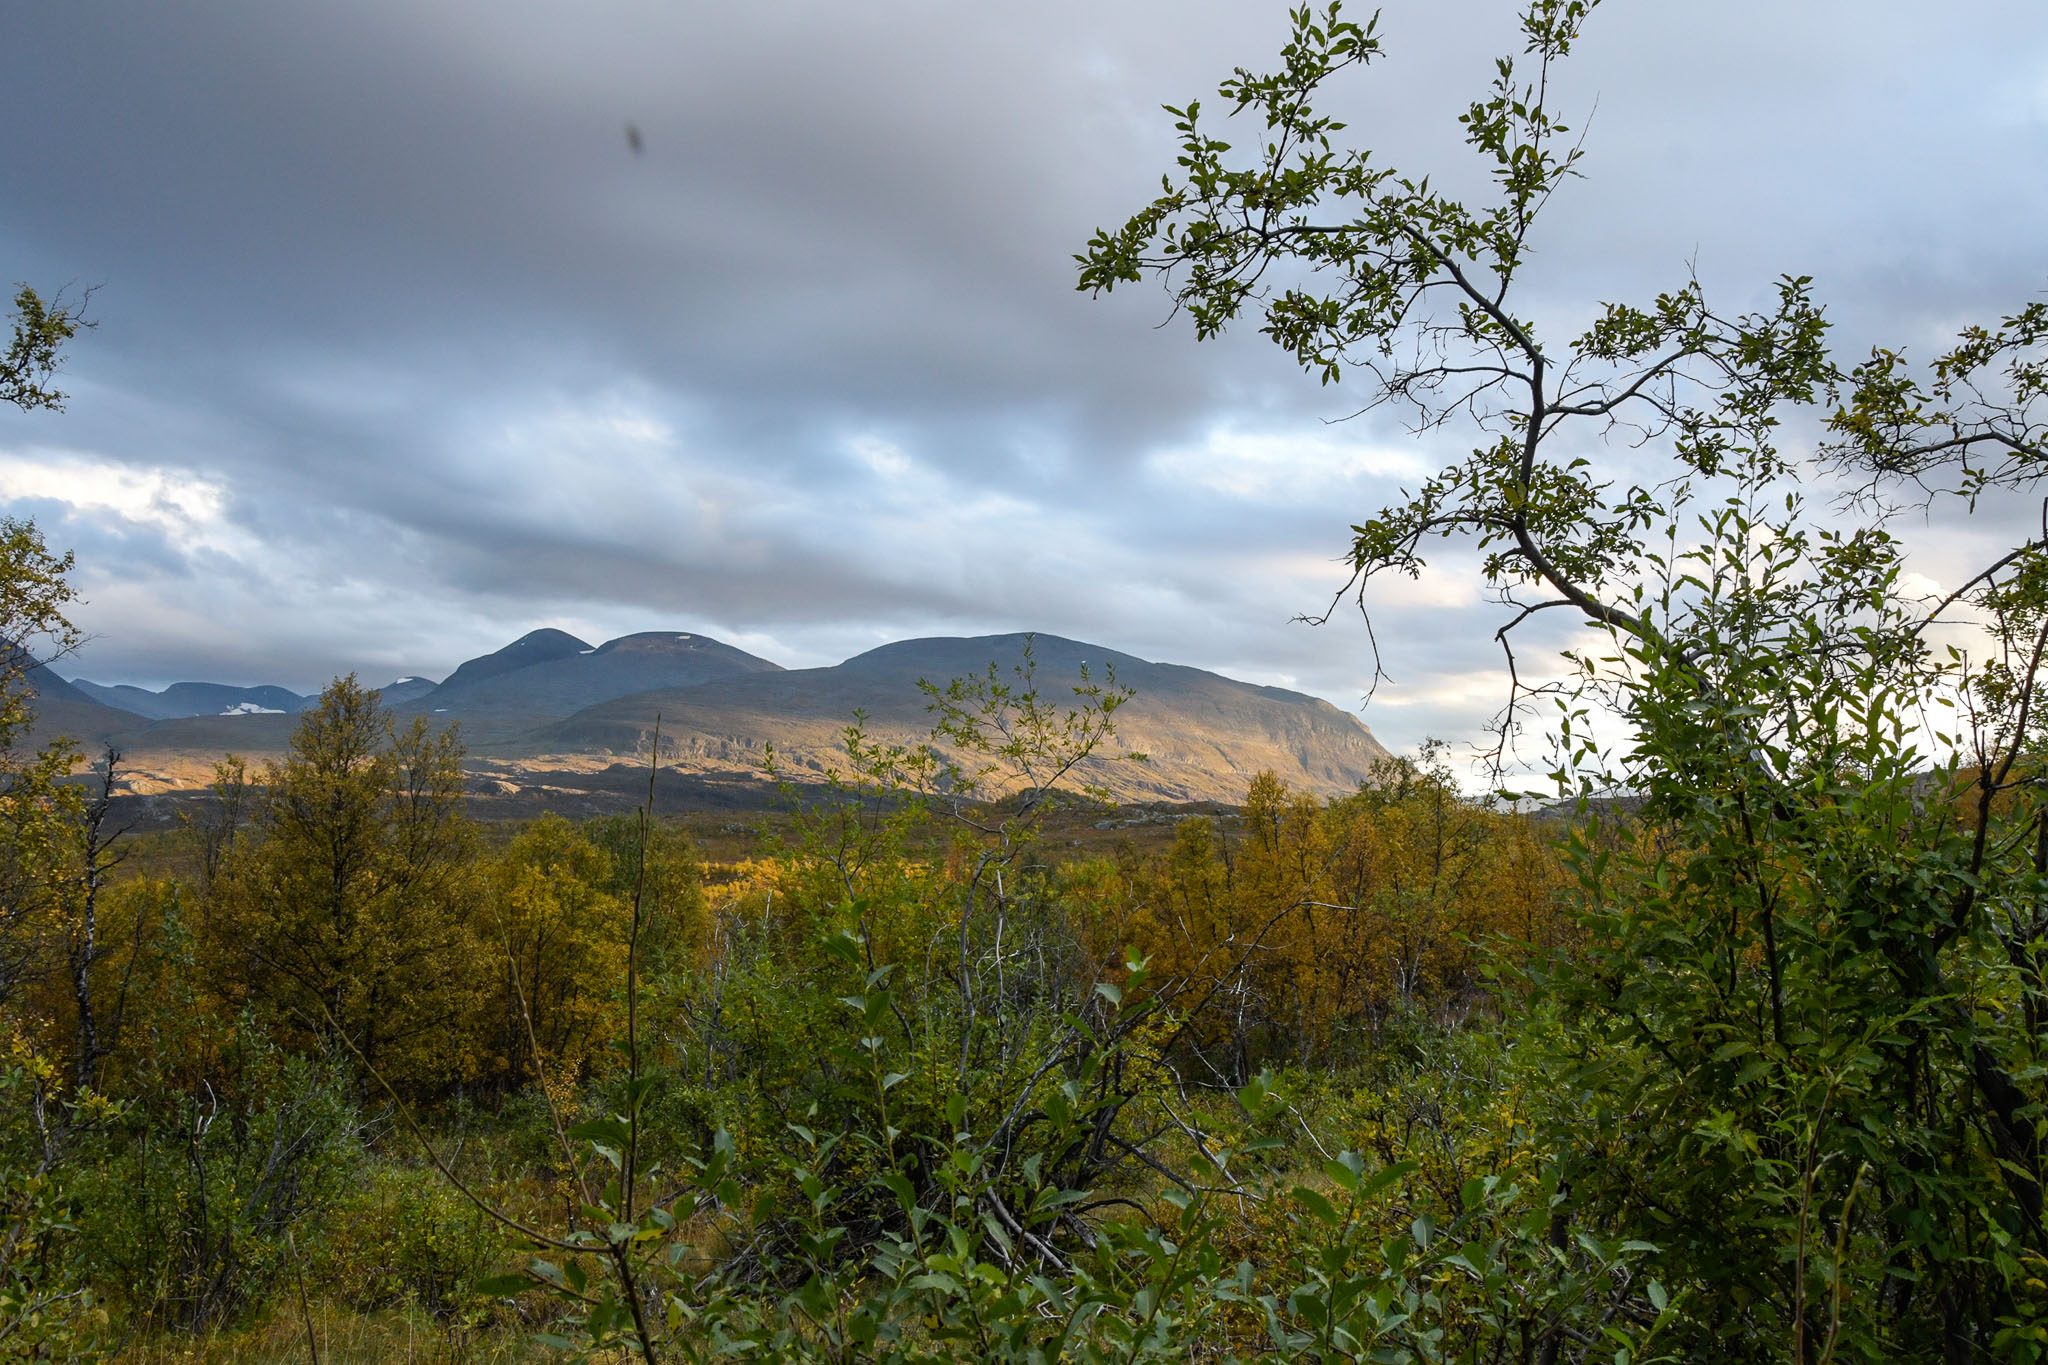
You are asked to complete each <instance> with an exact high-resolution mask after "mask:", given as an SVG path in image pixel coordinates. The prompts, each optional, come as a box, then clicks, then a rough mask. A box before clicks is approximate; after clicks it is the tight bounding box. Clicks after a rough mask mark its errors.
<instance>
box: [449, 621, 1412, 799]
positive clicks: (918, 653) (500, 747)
mask: <svg viewBox="0 0 2048 1365" xmlns="http://www.w3.org/2000/svg"><path fill="white" fill-rule="evenodd" d="M1026 638H1027V637H1025V636H1023V635H994V636H981V637H977V638H958V637H945V638H935V639H924V640H905V641H901V642H899V643H897V644H892V645H884V646H882V647H881V648H879V649H874V650H870V651H868V652H867V653H865V654H861V655H857V656H856V657H854V658H852V659H848V660H847V661H846V662H845V663H842V664H838V665H836V666H834V667H831V668H811V669H799V670H793V671H787V672H777V673H773V674H768V675H749V676H744V677H736V678H725V679H719V680H716V681H712V682H706V683H700V684H697V685H696V686H692V687H669V688H663V689H661V690H658V691H652V692H645V693H641V694H638V695H634V696H628V697H621V698H618V699H615V700H612V701H608V702H604V703H601V704H599V705H596V706H592V707H589V708H587V709H585V710H582V711H580V712H578V713H577V714H575V715H573V716H571V717H569V718H568V719H566V720H563V721H561V722H558V723H556V724H554V725H550V726H546V727H543V728H541V729H539V730H536V731H534V732H532V733H530V734H527V735H523V736H517V737H508V738H507V739H506V740H503V741H500V742H499V743H498V744H495V745H488V746H483V747H485V748H486V749H487V750H488V751H489V752H493V753H496V754H500V755H502V756H505V757H512V756H515V755H517V756H520V757H530V758H533V759H534V760H535V761H536V762H542V763H545V762H548V761H551V760H554V759H560V760H564V761H567V760H572V759H573V758H575V757H576V756H579V755H584V756H593V755H604V756H616V757H637V756H642V755H644V754H645V753H646V750H647V745H648V743H649V740H650V737H651V734H652V731H653V726H654V719H655V716H656V715H657V714H659V716H660V720H661V748H662V755H663V759H664V761H665V762H671V763H674V764H676V765H677V766H679V767H682V768H685V769H693V770H697V771H703V772H730V771H747V770H757V769H758V767H759V764H760V761H761V758H762V756H763V753H764V751H765V749H766V747H767V746H768V745H769V744H773V745H774V747H775V750H776V754H777V759H778V762H779V763H781V764H782V765H784V766H785V767H786V768H787V769H788V770H789V771H791V772H792V773H794V774H796V775H798V776H803V775H807V774H822V773H824V772H828V771H831V770H833V769H835V768H840V767H843V766H844V756H845V755H844V745H843V742H842V739H843V732H844V730H845V727H846V725H847V724H848V723H849V722H850V721H851V720H852V718H853V715H854V712H855V711H856V710H859V711H864V712H865V713H866V715H867V723H868V730H869V734H870V737H871V738H875V739H882V740H887V741H889V742H893V743H899V744H907V743H915V742H920V741H922V740H923V739H924V737H925V736H926V735H927V734H928V733H929V732H930V729H931V722H932V718H931V716H930V714H929V713H928V712H927V711H926V710H925V703H926V698H925V696H924V694H923V693H922V692H921V691H920V690H919V688H918V682H919V680H920V679H923V680H929V681H931V682H934V683H938V684H942V685H943V684H944V683H945V682H947V681H948V680H950V679H952V678H956V677H963V676H967V675H970V674H978V673H985V672H986V671H987V670H988V668H989V666H990V665H991V663H993V664H994V665H995V667H996V669H997V672H998V675H999V677H1000V678H1001V679H1002V680H1003V681H1005V682H1007V683H1010V684H1011V685H1012V686H1015V685H1016V683H1017V676H1016V673H1015V671H1014V670H1015V669H1016V668H1017V667H1019V666H1020V665H1021V664H1022V662H1023V659H1024V647H1025V641H1026ZM1032 658H1033V660H1034V661H1035V666H1036V669H1037V685H1038V688H1039V691H1040V694H1041V695H1042V696H1043V697H1044V698H1046V699H1047V700H1049V701H1051V702H1053V703H1055V704H1058V703H1064V702H1066V701H1068V700H1069V699H1070V698H1071V693H1070V691H1069V688H1071V687H1072V686H1073V684H1074V683H1075V682H1076V681H1077V680H1078V677H1079V672H1080V669H1081V667H1082V665H1084V664H1085V665H1086V666H1087V667H1088V669H1089V671H1090V673H1091V674H1092V676H1093V677H1094V679H1095V681H1097V682H1105V681H1106V680H1107V677H1108V674H1109V672H1110V671H1111V670H1114V673H1115V676H1116V681H1117V682H1118V683H1119V684H1122V685H1125V686H1129V687H1131V688H1134V689H1135V691H1136V696H1135V698H1134V699H1133V700H1132V701H1131V702H1130V703H1129V704H1128V705H1126V706H1125V707H1123V708H1122V709H1120V710H1119V711H1118V712H1117V714H1116V722H1117V736H1116V739H1115V740H1114V741H1112V744H1111V746H1110V751H1111V752H1115V751H1118V750H1121V751H1124V752H1131V751H1136V752H1142V753H1144V754H1146V755H1147V760H1148V761H1146V762H1144V763H1135V762H1096V763H1093V764H1091V765H1090V767H1089V770H1088V771H1087V772H1086V773H1084V774H1081V775H1080V776H1081V780H1082V781H1087V782H1093V783H1099V784H1101V785H1103V786H1105V787H1107V788H1108V789H1109V790H1110V791H1111V792H1113V793H1114V794H1116V795H1118V796H1120V797H1124V798H1126V799H1154V800H1176V801H1190V800H1218V801H1229V802H1234V801H1238V800H1241V799H1243V796H1244V791H1245V788H1246V786H1247V785H1248V784H1249V782H1250V781H1251V779H1252V777H1253V776H1254V775H1255V774H1256V773H1258V772H1260V771H1262V770H1270V771H1272V772H1275V773H1277V774H1278V775H1279V776H1280V777H1281V778H1282V779H1283V780H1284V781H1286V782H1288V783H1290V784H1291V785H1293V786H1296V787H1299V788H1305V789H1307V790H1310V791H1315V792H1320V793H1324V794H1336V793H1340V792H1348V791H1353V790H1356V789H1357V787H1358V785H1359V784H1360V783H1361V782H1364V781H1366V780H1368V779H1369V778H1370V777H1371V775H1372V769H1373V765H1374V764H1375V763H1377V762H1379V761H1381V760H1383V759H1385V758H1387V757H1389V755H1388V752H1387V750H1386V749H1385V747H1384V746H1382V745H1381V744H1380V742H1379V741H1378V740H1377V739H1375V738H1373V734H1372V732H1371V731H1370V730H1368V729H1367V728H1366V727H1365V726H1364V725H1362V724H1360V723H1359V722H1358V720H1356V719H1355V718H1354V717H1351V716H1349V715H1346V714H1345V713H1344V712H1342V711H1339V710H1338V709H1337V708H1336V707H1334V706H1332V705H1330V704H1329V703H1328V702H1326V701H1322V700H1320V699H1318V698H1315V697H1309V696H1304V695H1303V694H1301V693H1299V692H1290V691H1287V690H1286V689H1284V688H1278V687H1261V686H1257V685H1255V684H1252V683H1243V682H1238V681H1236V680H1234V679H1231V678H1226V677H1223V676H1221V675H1220V674H1216V673H1210V672H1206V671H1204V670H1202V669H1198V668H1187V667H1183V666H1181V665H1178V664H1158V663H1150V662H1147V661H1146V660H1143V659H1139V658H1136V657H1134V656H1132V655H1128V654H1121V653H1118V652H1116V651H1114V650H1109V649H1104V648H1102V647H1101V646H1099V645H1089V644H1083V643H1081V642H1079V641H1076V640H1066V639H1061V638H1060V637H1058V636H1051V635H1039V636H1036V637H1032Z"/></svg>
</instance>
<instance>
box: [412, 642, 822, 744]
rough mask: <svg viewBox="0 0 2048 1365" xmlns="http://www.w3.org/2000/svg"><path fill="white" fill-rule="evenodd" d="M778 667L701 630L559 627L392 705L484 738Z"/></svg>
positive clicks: (500, 738)
mask: <svg viewBox="0 0 2048 1365" xmlns="http://www.w3.org/2000/svg"><path fill="white" fill-rule="evenodd" d="M781 671H782V666H781V665H780V664H774V663H770V662H769V661H768V660H766V659H762V658H757V657H756V656H754V655H752V654H749V653H747V652H746V651H745V650H741V649H735V648H733V647H732V646H731V645H728V644H725V643H723V642H721V641H718V640H714V639H712V638H710V637H709V636H706V635H690V634H682V633H678V632H675V631H650V632H646V633H643V634H639V635H625V636H621V637H619V638H618V639H616V640H608V641H606V642H605V643H604V644H602V645H599V646H597V647H596V648H592V647H591V646H589V645H586V644H584V643H583V642H582V641H580V640H578V639H576V637H575V636H573V635H567V634H564V633H563V632H561V631H535V632H534V633H533V634H531V635H528V636H525V637H523V638H522V639H520V640H517V641H515V642H514V643H513V644H511V645H508V646H507V647H506V648H505V649H502V650H499V651H498V652H497V653H496V654H491V655H486V656H485V657H484V658H482V659H472V660H470V661H469V662H468V663H466V664H464V665H462V667H460V668H458V669H456V670H455V672H454V673H452V674H450V675H449V677H448V680H447V681H446V682H444V683H442V684H441V685H440V686H439V687H436V688H434V689H433V690H432V691H430V692H427V693H425V694H423V695H419V696H415V697H413V698H411V699H410V700H408V701H405V702H403V703H401V704H399V705H397V706H395V707H394V708H393V709H394V710H395V711H397V712H399V713H400V714H406V715H411V714H418V715H426V716H430V717H433V718H434V719H435V720H437V721H441V720H447V721H455V722H458V723H460V724H461V726H462V731H463V734H464V735H465V736H466V737H467V738H468V740H469V742H470V743H471V744H472V745H477V746H484V745H492V744H502V743H505V742H507V741H516V740H517V738H518V737H520V736H523V735H525V734H527V733H529V732H531V731H533V730H534V729H536V728H538V727H540V726H543V725H546V724H548V723H549V722H551V721H557V720H563V719H566V718H568V717H570V716H573V715H575V714H576V713H577V712H579V711H582V710H584V709H586V708H588V707H591V706H596V705H599V704H600V703H603V702H607V701H610V700H612V699H613V698H615V697H627V696H632V695H634V694H635V693H641V692H649V691H654V690H657V689H664V688H678V687H693V686H696V685H698V684H701V683H706V682H711V681H714V680H717V679H728V678H746V677H751V676H754V675H757V674H762V673H779V672H781Z"/></svg>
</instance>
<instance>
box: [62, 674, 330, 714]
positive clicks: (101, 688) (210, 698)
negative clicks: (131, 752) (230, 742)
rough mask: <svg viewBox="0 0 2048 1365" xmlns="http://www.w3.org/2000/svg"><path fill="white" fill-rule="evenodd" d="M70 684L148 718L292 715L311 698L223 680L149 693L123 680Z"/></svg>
mask: <svg viewBox="0 0 2048 1365" xmlns="http://www.w3.org/2000/svg"><path fill="white" fill-rule="evenodd" d="M71 686H73V687H74V688H76V689H77V690H78V691H79V692H81V693H83V694H84V695H85V696H87V697H90V698H92V700H94V701H97V702H103V703H105V704H106V705H108V706H116V707H119V708H120V709H121V710H123V711H132V712H134V713H135V714H136V715H138V716H146V717H148V718H149V719H151V720H176V719H178V718H179V717H181V716H250V715H262V714H264V713H266V712H276V713H279V714H282V715H287V716H295V715H297V714H298V713H299V712H301V711H303V710H305V709H306V707H307V705H308V704H310V703H311V701H312V698H311V697H302V696H300V695H299V694H298V693H296V692H291V691H287V690H286V689H284V688H282V687H231V686H229V685H228V684H226V683H206V682H181V683H172V684H171V685H170V686H169V687H166V688H165V689H164V690H163V691H161V692H151V691H148V690H147V689H145V688H140V687H133V686H130V685H129V684H127V683H117V684H115V685H114V686H112V687H108V686H105V685H103V684H100V683H96V682H90V681H88V680H86V679H84V678H74V679H73V680H72V682H71Z"/></svg>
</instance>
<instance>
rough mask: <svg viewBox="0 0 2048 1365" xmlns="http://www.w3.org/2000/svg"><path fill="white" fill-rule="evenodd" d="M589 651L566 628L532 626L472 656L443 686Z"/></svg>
mask: <svg viewBox="0 0 2048 1365" xmlns="http://www.w3.org/2000/svg"><path fill="white" fill-rule="evenodd" d="M588 653H590V646H589V645H588V644H586V643H584V642H583V641H581V640H579V639H577V638H576V637H575V636H573V635H571V634H570V633H569V632H568V631H566V630H553V629H542V630H530V631H528V632H527V633H526V634H524V635H522V636H520V637H519V638H518V639H516V640H514V641H513V642H512V643H511V644H509V645H506V646H505V647H504V648H503V649H501V650H498V651H496V652H495V653H491V654H485V655H481V656H479V657H478V658H474V659H471V660H469V661H468V662H467V663H465V664H463V665H462V666H461V667H459V668H457V669H456V670H455V671H454V672H453V673H450V674H449V675H448V677H447V679H446V680H445V681H444V682H442V684H441V686H443V687H447V688H458V689H459V688H462V687H466V686H469V685H471V684H474V683H479V682H482V681H483V680H484V679H486V678H495V677H497V676H498V675H500V674H502V673H511V672H515V671H517V670H519V669H522V668H531V667H532V666H533V665H535V664H544V663H549V662H552V661H553V660H556V659H573V658H575V657H576V656H577V655H579V654H588Z"/></svg>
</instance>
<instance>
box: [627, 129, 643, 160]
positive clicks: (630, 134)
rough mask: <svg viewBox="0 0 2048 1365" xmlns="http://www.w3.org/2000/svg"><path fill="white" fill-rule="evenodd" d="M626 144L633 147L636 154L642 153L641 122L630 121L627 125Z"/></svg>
mask: <svg viewBox="0 0 2048 1365" xmlns="http://www.w3.org/2000/svg"><path fill="white" fill-rule="evenodd" d="M626 145H627V146H628V147H630V148H632V149H633V155H634V156H638V155H640V152H641V146H642V144H641V142H640V125H639V124H637V123H629V124H627V125H626Z"/></svg>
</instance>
